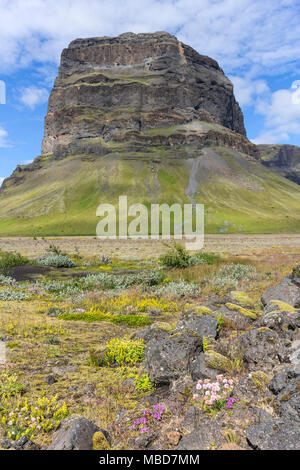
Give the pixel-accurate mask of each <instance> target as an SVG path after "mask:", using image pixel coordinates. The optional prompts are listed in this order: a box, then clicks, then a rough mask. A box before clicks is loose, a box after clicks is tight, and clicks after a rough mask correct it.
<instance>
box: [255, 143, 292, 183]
mask: <svg viewBox="0 0 300 470" xmlns="http://www.w3.org/2000/svg"><path fill="white" fill-rule="evenodd" d="M258 148H259V150H260V153H261V158H262V163H263V164H264V165H265V166H267V167H268V168H271V169H272V170H275V171H277V172H278V173H279V174H281V175H283V176H285V177H286V178H288V179H289V180H291V181H294V182H295V183H297V184H300V147H297V146H296V145H286V144H285V145H259V146H258Z"/></svg>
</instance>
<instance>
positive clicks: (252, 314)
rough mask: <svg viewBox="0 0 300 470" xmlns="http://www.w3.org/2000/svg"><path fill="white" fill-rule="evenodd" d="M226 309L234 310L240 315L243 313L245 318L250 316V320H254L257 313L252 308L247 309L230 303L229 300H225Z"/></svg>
mask: <svg viewBox="0 0 300 470" xmlns="http://www.w3.org/2000/svg"><path fill="white" fill-rule="evenodd" d="M225 305H226V307H227V308H228V310H232V311H235V312H238V313H239V314H240V315H243V316H245V317H247V318H251V320H256V318H257V315H258V313H257V312H254V311H253V310H248V309H246V308H244V307H241V306H240V305H236V304H232V303H230V302H227V304H225Z"/></svg>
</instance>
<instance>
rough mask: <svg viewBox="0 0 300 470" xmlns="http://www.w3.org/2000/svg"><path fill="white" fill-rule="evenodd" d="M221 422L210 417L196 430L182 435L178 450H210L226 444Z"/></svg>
mask: <svg viewBox="0 0 300 470" xmlns="http://www.w3.org/2000/svg"><path fill="white" fill-rule="evenodd" d="M220 427H221V426H220V422H219V421H217V420H215V419H209V420H207V421H205V422H203V423H202V424H201V426H199V427H198V428H197V429H195V431H193V432H191V433H190V434H187V435H185V436H183V437H182V439H181V441H180V443H179V445H178V447H177V449H178V450H208V449H213V448H214V447H217V446H221V445H222V444H225V438H224V437H223V435H222V433H221V430H220Z"/></svg>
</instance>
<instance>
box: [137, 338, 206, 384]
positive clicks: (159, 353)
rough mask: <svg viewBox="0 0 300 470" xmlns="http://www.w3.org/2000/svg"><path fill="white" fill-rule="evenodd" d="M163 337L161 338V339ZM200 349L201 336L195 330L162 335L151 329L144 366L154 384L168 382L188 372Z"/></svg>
mask: <svg viewBox="0 0 300 470" xmlns="http://www.w3.org/2000/svg"><path fill="white" fill-rule="evenodd" d="M162 338H163V339H162ZM201 349H202V338H201V336H199V335H198V333H196V332H195V331H189V330H187V331H182V332H180V333H176V334H173V335H171V336H167V337H166V336H163V337H162V334H161V333H160V332H157V331H155V330H153V336H152V338H151V339H150V341H149V342H148V344H147V346H146V348H145V352H144V357H145V362H144V366H145V369H146V370H147V372H148V373H149V376H150V379H151V381H152V382H153V383H155V384H156V385H164V384H169V383H170V382H171V380H173V379H178V378H179V377H180V376H182V375H185V374H187V373H189V372H190V367H191V364H192V361H193V360H194V359H195V357H196V356H197V354H199V353H200V352H201Z"/></svg>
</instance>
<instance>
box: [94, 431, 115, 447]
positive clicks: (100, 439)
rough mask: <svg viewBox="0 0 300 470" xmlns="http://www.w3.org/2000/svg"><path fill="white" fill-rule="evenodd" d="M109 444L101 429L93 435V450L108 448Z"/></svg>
mask: <svg viewBox="0 0 300 470" xmlns="http://www.w3.org/2000/svg"><path fill="white" fill-rule="evenodd" d="M110 449H111V447H110V444H109V442H108V440H107V439H106V437H105V436H104V434H103V432H102V431H98V432H96V433H95V434H94V435H93V450H110Z"/></svg>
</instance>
